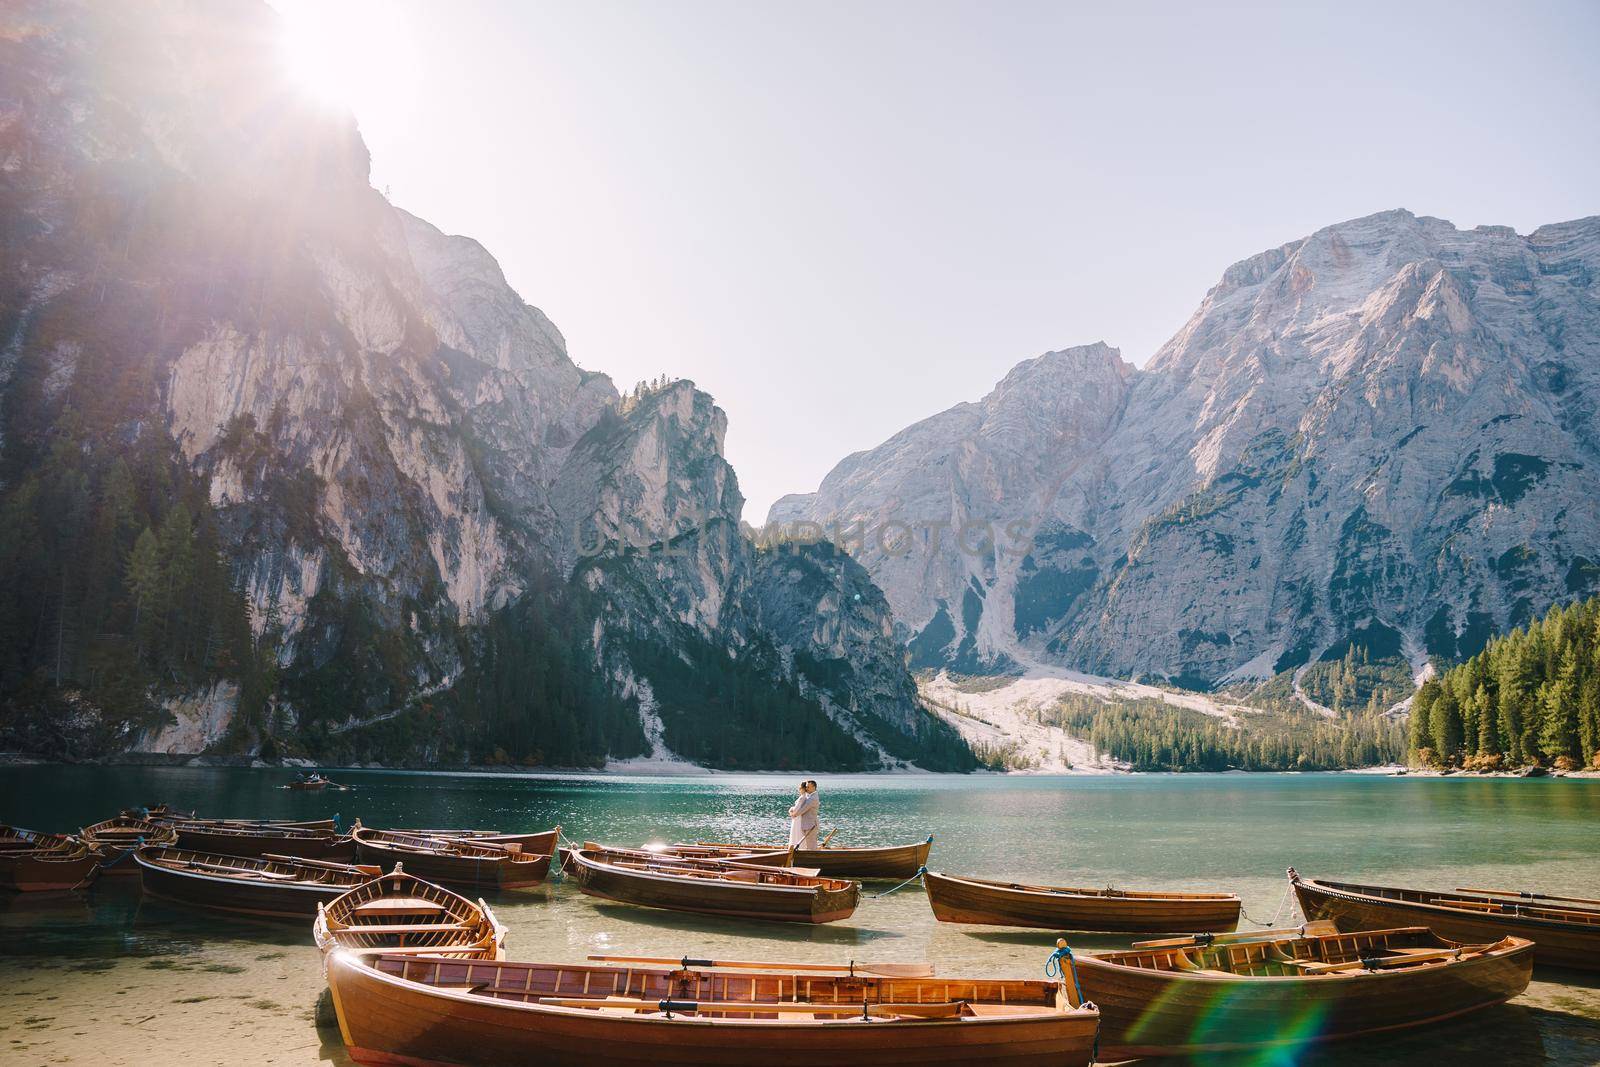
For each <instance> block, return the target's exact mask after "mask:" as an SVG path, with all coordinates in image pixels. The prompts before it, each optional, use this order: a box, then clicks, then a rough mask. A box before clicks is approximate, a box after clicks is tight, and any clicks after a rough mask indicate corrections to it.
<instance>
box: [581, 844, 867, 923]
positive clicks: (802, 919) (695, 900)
mask: <svg viewBox="0 0 1600 1067" xmlns="http://www.w3.org/2000/svg"><path fill="white" fill-rule="evenodd" d="M568 856H569V864H568V867H567V870H568V873H569V874H570V875H571V876H572V877H573V879H574V880H575V881H576V882H577V883H578V888H579V889H581V890H582V891H583V892H585V893H587V894H589V895H590V896H593V897H600V898H602V899H605V900H614V901H617V902H618V903H622V904H636V905H638V906H640V907H646V908H661V909H664V910H667V911H682V912H690V913H692V914H697V915H722V916H727V917H730V918H739V919H762V920H766V921H769V922H792V923H829V922H837V921H839V920H841V919H847V918H849V917H850V915H851V914H852V913H854V911H855V909H856V905H857V904H858V903H859V902H860V897H861V887H860V885H859V884H858V883H856V882H838V883H836V884H833V885H828V884H825V883H826V882H828V881H829V880H826V879H816V878H798V877H795V876H792V875H789V874H788V872H783V871H780V870H774V872H773V873H771V874H768V873H766V872H762V873H761V875H760V876H761V877H763V878H772V877H774V875H776V874H779V873H782V874H784V875H785V876H786V877H789V878H793V879H794V880H795V881H796V883H797V884H794V885H776V884H763V883H761V882H754V881H749V882H741V881H721V880H717V879H714V878H696V877H689V876H684V875H681V874H674V873H671V872H670V871H667V870H651V871H646V870H634V869H630V868H625V867H621V866H617V865H615V864H612V863H607V862H597V861H596V859H595V858H594V857H593V856H592V855H591V854H590V853H588V852H587V851H586V850H581V849H580V850H574V851H572V852H570V853H569V854H568ZM669 862H670V861H669ZM754 866H759V865H754ZM819 883H823V884H819Z"/></svg>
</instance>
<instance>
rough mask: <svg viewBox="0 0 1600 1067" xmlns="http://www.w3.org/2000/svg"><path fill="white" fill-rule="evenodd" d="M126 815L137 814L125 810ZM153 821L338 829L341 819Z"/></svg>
mask: <svg viewBox="0 0 1600 1067" xmlns="http://www.w3.org/2000/svg"><path fill="white" fill-rule="evenodd" d="M122 814H124V815H129V814H137V813H133V812H126V811H125V812H123V813H122ZM149 819H150V821H151V822H158V823H168V824H173V825H176V824H178V823H187V824H189V825H191V826H208V827H215V828H220V829H224V830H226V829H234V830H338V829H339V819H338V816H334V817H333V818H331V819H210V818H202V817H200V816H196V815H191V816H187V817H184V818H171V817H157V816H155V815H151V816H149Z"/></svg>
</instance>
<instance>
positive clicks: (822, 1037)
mask: <svg viewBox="0 0 1600 1067" xmlns="http://www.w3.org/2000/svg"><path fill="white" fill-rule="evenodd" d="M709 962H710V961H701V960H683V961H681V962H679V963H674V964H667V965H657V966H635V965H631V964H630V965H627V966H607V965H601V964H593V963H591V964H587V965H585V964H567V963H505V962H483V961H472V960H460V961H435V960H422V959H411V958H407V957H406V956H393V955H379V956H376V957H372V956H368V957H353V956H349V955H346V954H343V953H334V954H333V955H331V956H329V957H328V959H327V975H328V986H329V988H330V989H331V990H332V994H333V996H332V1000H333V1004H334V1010H335V1011H336V1012H337V1014H338V1017H339V1032H340V1034H341V1036H343V1038H344V1042H345V1045H346V1047H347V1049H348V1051H349V1053H350V1057H351V1058H352V1059H353V1060H355V1061H356V1062H357V1063H364V1064H402V1063H403V1064H430V1065H432V1064H465V1065H471V1067H499V1065H501V1064H509V1063H540V1064H548V1065H550V1067H588V1065H603V1064H630V1065H641V1064H644V1065H648V1064H663V1065H664V1064H696V1065H699V1064H705V1065H720V1067H772V1065H777V1064H797V1063H806V1064H810V1063H815V1064H821V1065H825V1067H880V1065H884V1064H934V1063H941V1064H975V1065H980V1067H1082V1065H1084V1064H1087V1063H1088V1062H1089V1060H1090V1056H1091V1054H1092V1051H1093V1048H1094V1040H1095V1031H1096V1027H1097V1026H1098V1024H1099V1013H1098V1012H1096V1011H1095V1010H1093V1009H1092V1008H1071V1007H1068V1006H1066V1005H1065V1004H1064V1003H1063V1002H1062V1000H1061V993H1060V986H1059V985H1058V984H1057V983H1054V982H1042V981H1026V980H1004V979H994V978H972V979H968V978H948V979H946V978H890V977H872V976H864V975H861V974H846V973H837V972H835V973H832V974H829V973H818V972H819V971H822V968H817V967H805V966H802V965H789V966H790V967H791V968H792V969H787V970H786V969H785V966H786V965H784V964H770V965H762V966H761V968H760V969H759V970H750V971H741V970H720V969H700V968H701V967H702V966H703V965H704V964H707V963H709Z"/></svg>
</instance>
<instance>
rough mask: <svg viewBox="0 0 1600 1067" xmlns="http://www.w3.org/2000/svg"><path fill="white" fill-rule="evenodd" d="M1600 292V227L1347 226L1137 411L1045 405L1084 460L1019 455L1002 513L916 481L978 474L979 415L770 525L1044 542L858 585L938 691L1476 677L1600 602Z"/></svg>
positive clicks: (1126, 401)
mask: <svg viewBox="0 0 1600 1067" xmlns="http://www.w3.org/2000/svg"><path fill="white" fill-rule="evenodd" d="M1597 269H1600V219H1585V220H1579V221H1576V222H1571V223H1563V224H1560V225H1554V226H1547V227H1543V228H1541V229H1539V230H1537V231H1536V232H1534V233H1533V234H1531V235H1528V236H1525V237H1524V236H1519V235H1517V234H1515V233H1514V232H1512V231H1510V230H1509V229H1506V228H1503V227H1483V228H1479V229H1477V230H1473V231H1460V230H1457V229H1456V228H1455V227H1453V226H1451V225H1450V224H1449V223H1447V222H1444V221H1442V220H1439V219H1431V218H1419V217H1417V216H1414V215H1412V214H1410V213H1408V212H1403V211H1396V212H1386V213H1384V214H1380V215H1375V216H1372V217H1369V218H1364V219H1357V220H1354V221H1352V222H1348V223H1343V224H1340V225H1337V226H1332V227H1329V228H1328V229H1326V230H1322V231H1320V232H1318V233H1316V234H1314V235H1312V236H1311V237H1309V238H1306V239H1304V240H1302V241H1297V242H1294V243H1292V244H1289V245H1285V246H1283V247H1282V248H1278V249H1274V250H1272V251H1270V252H1265V253H1262V254H1261V255H1259V256H1256V257H1253V258H1252V259H1249V260H1246V261H1244V262H1242V263H1239V264H1237V265H1235V266H1234V267H1231V268H1229V270H1228V271H1227V272H1226V273H1225V274H1224V276H1223V279H1222V281H1221V282H1220V283H1219V284H1218V285H1217V286H1216V287H1215V288H1214V289H1213V290H1212V291H1211V292H1210V293H1209V294H1207V296H1206V299H1205V301H1204V303H1203V304H1202V305H1201V307H1200V309H1199V310H1198V311H1197V312H1196V313H1195V315H1194V317H1193V318H1192V319H1191V320H1190V321H1189V323H1188V324H1187V325H1186V326H1185V327H1184V329H1183V330H1182V331H1180V333H1179V334H1178V335H1177V336H1176V337H1174V338H1173V339H1172V340H1171V341H1169V342H1168V343H1167V344H1166V345H1165V346H1164V347H1163V348H1162V349H1161V351H1160V352H1158V353H1157V354H1156V356H1155V357H1154V358H1153V359H1152V360H1151V361H1150V363H1149V365H1148V366H1147V367H1146V368H1145V370H1143V371H1142V372H1139V373H1137V374H1127V373H1123V374H1118V375H1116V376H1115V379H1114V380H1115V381H1116V382H1118V383H1121V385H1122V388H1121V389H1120V390H1118V389H1108V388H1105V387H1104V386H1102V385H1099V384H1097V383H1096V382H1095V379H1094V378H1093V376H1092V375H1086V374H1085V373H1081V372H1080V373H1078V374H1074V375H1070V376H1066V377H1063V378H1062V379H1060V381H1059V382H1058V383H1056V384H1055V386H1054V388H1050V385H1049V383H1042V384H1041V387H1040V388H1039V389H1038V391H1037V392H1036V393H1035V403H1036V404H1037V405H1038V407H1039V408H1040V409H1041V410H1046V411H1047V410H1050V409H1051V408H1053V407H1055V406H1057V405H1059V404H1060V403H1061V402H1062V400H1061V398H1062V396H1063V395H1064V396H1066V397H1068V398H1070V400H1071V402H1072V403H1074V404H1080V405H1082V406H1081V408H1078V409H1069V410H1072V411H1074V414H1073V415H1072V416H1070V417H1063V418H1059V419H1057V418H1046V419H1045V420H1044V424H1045V426H1046V427H1049V428H1052V429H1055V430H1057V431H1060V430H1064V429H1067V428H1068V427H1070V428H1071V429H1072V431H1073V436H1072V438H1071V439H1070V440H1069V441H1068V442H1066V444H1067V447H1062V441H1061V437H1060V435H1059V432H1058V433H1057V434H1051V433H1050V432H1048V430H1046V431H1045V432H1042V433H1041V432H1040V431H1039V430H1038V429H1037V428H1036V427H1028V426H1022V427H1020V429H1019V436H1018V438H1017V440H1016V442H1015V447H1016V448H1017V450H1018V451H1019V452H1021V453H1022V454H1036V455H1040V456H1045V457H1048V459H1047V460H1046V461H1045V462H1043V463H1041V464H1040V469H1039V471H1038V472H1036V473H1035V472H1028V473H1027V474H1025V475H1024V476H1023V477H1022V478H1020V479H1019V480H1018V481H1016V482H1015V483H1012V484H1010V485H1005V486H1004V487H1003V492H1001V493H996V492H995V491H994V488H993V486H992V485H990V484H983V483H980V484H979V485H978V486H977V487H976V488H974V485H973V479H972V478H971V477H970V474H969V470H970V468H968V467H960V468H957V469H954V470H951V471H950V472H949V473H946V472H945V471H944V470H942V469H939V467H938V464H937V463H935V464H929V465H927V467H932V468H934V470H933V471H930V470H929V469H927V467H923V466H920V465H919V464H918V463H917V462H916V460H917V458H919V457H920V456H921V455H932V456H935V457H942V456H946V455H952V454H961V455H970V454H972V453H974V452H979V453H982V452H984V451H986V449H987V446H986V443H985V441H984V438H983V435H982V434H981V432H980V431H979V429H978V425H979V424H978V423H977V422H976V421H975V420H974V419H973V417H972V415H971V414H970V413H969V410H968V409H969V408H970V406H969V405H963V406H962V407H958V408H955V409H952V411H950V412H946V413H945V414H944V415H941V416H936V417H935V418H934V419H931V420H928V422H926V423H923V424H919V426H918V427H913V428H912V429H911V430H908V431H906V432H905V433H904V434H902V435H900V436H899V437H897V438H895V439H893V440H892V441H891V442H889V443H887V444H886V445H884V446H881V447H880V448H879V449H876V450H874V451H872V452H869V453H865V454H863V455H858V456H852V457H850V458H849V459H847V460H845V461H844V462H843V463H841V464H840V466H839V467H838V468H836V469H835V471H834V472H833V473H831V474H830V475H829V476H828V478H827V479H826V480H825V481H824V483H823V487H822V489H821V490H820V491H819V492H818V493H817V494H815V495H814V496H813V497H808V498H790V499H788V500H786V501H784V502H782V503H780V505H779V506H778V507H777V508H775V509H774V513H773V517H774V518H781V519H790V520H792V519H794V518H797V517H806V518H812V519H818V520H822V521H826V519H827V518H828V517H831V516H833V515H836V514H841V513H843V514H856V513H872V512H873V511H874V509H894V508H898V507H900V506H901V504H902V502H903V501H918V500H932V499H937V498H938V497H940V496H941V494H943V495H947V496H948V498H949V499H950V500H951V501H952V504H951V506H950V511H951V513H953V514H963V513H971V514H976V515H978V516H980V517H982V518H984V519H988V520H990V521H1003V520H1006V519H1008V518H1009V517H1011V516H1014V515H1016V514H1018V513H1019V512H1020V513H1022V514H1023V515H1025V516H1026V517H1028V518H1029V519H1030V520H1031V521H1032V522H1033V523H1034V524H1035V527H1036V529H1037V531H1038V532H1037V535H1036V537H1035V540H1034V542H1033V544H1032V549H1031V552H1030V553H1029V555H1028V556H1027V557H1025V558H1023V559H1022V561H1021V562H1020V563H1019V564H1017V565H1016V566H1015V568H1014V570H1013V572H1012V573H1011V574H1009V575H1008V574H1007V573H1006V571H1005V568H1004V567H1003V566H1002V567H997V568H996V572H995V573H994V574H993V576H992V578H991V577H990V576H989V575H987V574H984V573H982V572H981V571H978V570H977V569H975V568H973V567H971V566H970V565H969V564H967V563H965V562H964V561H963V562H961V563H955V564H953V563H952V562H951V561H949V560H935V561H929V562H927V565H926V566H925V567H924V568H923V569H921V570H918V569H917V567H915V566H911V565H909V564H907V563H905V562H904V561H901V562H898V563H895V564H892V565H891V564H889V563H887V562H886V561H883V560H880V559H877V558H874V557H873V556H872V555H871V554H870V553H869V554H866V555H864V556H863V561H864V562H865V563H866V564H867V566H868V568H869V569H870V570H871V571H872V572H873V574H874V576H875V577H876V578H878V580H879V581H880V582H882V583H883V584H884V586H885V590H886V592H887V593H888V595H889V597H890V600H891V602H892V603H893V604H894V605H895V610H896V614H897V617H898V618H899V619H900V620H901V621H902V622H903V623H905V624H906V625H907V627H908V629H909V631H910V636H911V647H912V649H913V651H914V652H915V653H917V655H918V656H919V657H921V658H922V659H924V660H925V661H927V662H930V663H934V662H938V663H953V664H957V665H960V664H962V663H963V662H970V661H972V660H973V659H974V658H976V659H977V660H979V661H986V662H988V663H990V664H993V663H995V662H1001V661H1003V660H1004V659H1005V658H1006V657H1008V656H1013V657H1015V656H1027V657H1043V658H1047V659H1053V660H1056V661H1059V662H1063V663H1066V664H1070V665H1072V666H1076V667H1079V668H1081V669H1087V670H1093V671H1099V672H1104V673H1111V674H1119V675H1127V674H1149V675H1157V676H1165V677H1169V678H1173V679H1178V680H1181V681H1184V682H1187V683H1190V684H1197V685H1211V684H1215V683H1216V682H1218V681H1220V680H1225V679H1228V678H1239V677H1252V676H1253V677H1263V676H1267V675H1270V674H1273V673H1275V672H1279V671H1287V670H1291V669H1297V668H1299V667H1301V666H1302V665H1305V664H1307V663H1309V662H1312V661H1314V660H1316V659H1317V658H1319V657H1322V656H1325V655H1330V654H1332V655H1341V654H1343V653H1344V652H1345V651H1348V649H1349V648H1350V646H1351V645H1352V643H1353V644H1354V645H1356V646H1357V647H1359V648H1361V649H1363V650H1365V652H1366V653H1367V654H1370V655H1373V656H1377V657H1380V658H1382V657H1389V658H1408V659H1410V660H1411V661H1412V662H1413V663H1414V664H1415V663H1418V662H1420V661H1421V660H1422V659H1423V658H1424V657H1425V656H1426V655H1428V654H1433V655H1436V656H1442V657H1446V658H1454V657H1456V656H1460V655H1466V654H1470V653H1471V652H1473V651H1475V650H1476V649H1477V648H1478V647H1481V645H1482V642H1483V640H1484V637H1485V636H1486V635H1487V634H1488V633H1489V632H1491V631H1492V630H1498V629H1504V628H1507V627H1509V626H1513V625H1516V624H1518V623H1521V622H1523V621H1525V620H1526V619H1527V618H1528V617H1529V615H1530V613H1533V612H1537V611H1539V610H1542V609H1543V608H1544V607H1545V606H1546V605H1548V604H1550V603H1551V602H1553V601H1556V600H1559V599H1562V598H1565V597H1569V596H1572V595H1574V594H1578V593H1582V592H1585V591H1587V590H1589V589H1591V588H1592V587H1593V585H1594V583H1595V580H1596V576H1597V570H1596V566H1595V563H1594V560H1595V559H1596V553H1597V552H1600V524H1597V523H1596V519H1597V518H1600V515H1597V514H1596V508H1597V504H1596V489H1597V487H1600V480H1597V475H1596V467H1595V463H1596V462H1597V459H1600V457H1597V455H1596V447H1597V444H1600V439H1597V429H1600V427H1597V423H1596V414H1595V400H1594V398H1595V396H1596V395H1597V394H1596V386H1597V385H1600V382H1597V380H1596V376H1597V374H1600V361H1597V358H1596V357H1597V355H1600V314H1597V292H1596V289H1595V281H1594V279H1595V275H1596V271H1597ZM1044 358H1046V359H1048V358H1050V357H1044ZM1035 362H1037V361H1035ZM1027 366H1029V364H1023V365H1022V367H1024V368H1025V367H1027ZM1021 369H1022V368H1019V370H1021ZM1103 377H1107V378H1109V377H1110V372H1106V374H1105V375H1103ZM1003 388H1004V385H1003V384H1002V387H1001V389H997V390H996V392H997V394H998V393H1000V392H1001V391H1002V389H1003ZM992 399H993V398H992V397H991V400H992ZM989 403H990V400H986V401H985V404H986V405H987V404H989ZM912 435H920V436H921V437H922V438H923V439H922V440H920V441H919V443H918V445H917V451H916V452H915V453H912V452H904V453H899V452H897V450H896V448H895V447H894V445H895V444H896V442H900V441H903V440H906V439H908V438H909V437H910V436H912ZM924 561H926V557H924ZM962 586H965V590H966V591H963V592H962V593H961V594H960V595H961V597H962V601H963V603H962V610H961V611H957V610H955V603H956V602H955V601H954V600H953V599H952V598H953V596H954V595H955V592H954V591H955V590H956V589H957V588H960V587H962ZM969 641H970V643H969Z"/></svg>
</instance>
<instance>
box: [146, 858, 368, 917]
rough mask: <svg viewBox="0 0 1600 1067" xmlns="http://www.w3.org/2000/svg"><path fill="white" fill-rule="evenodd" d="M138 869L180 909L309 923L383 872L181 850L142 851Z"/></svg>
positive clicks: (150, 889) (157, 893)
mask: <svg viewBox="0 0 1600 1067" xmlns="http://www.w3.org/2000/svg"><path fill="white" fill-rule="evenodd" d="M134 864H135V866H134V870H135V871H136V872H138V874H139V876H140V878H141V879H142V886H143V889H144V892H145V893H147V894H148V895H150V896H152V897H160V898H161V899H163V900H170V901H173V902H175V903H178V904H188V905H191V906H193V907H197V908H209V909H211V910H212V911H227V912H234V913H236V914H239V915H260V916H265V917H267V918H282V919H304V918H309V917H311V916H314V915H316V913H317V905H318V904H325V903H328V902H330V901H333V900H335V899H337V898H338V897H340V896H342V895H344V894H345V893H348V892H349V891H350V890H352V889H354V888H355V887H356V886H359V885H365V884H366V883H368V882H370V881H372V880H373V879H374V878H377V877H378V876H379V875H381V874H382V873H383V872H382V871H381V870H379V869H378V868H377V867H361V866H356V865H353V864H348V863H329V862H326V861H324V860H308V859H300V858H297V857H294V856H267V857H263V858H260V859H256V858H254V857H250V856H223V855H213V854H208V853H204V852H189V851H187V850H184V849H180V848H149V847H146V848H141V849H139V850H138V851H137V852H135V853H134Z"/></svg>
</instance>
